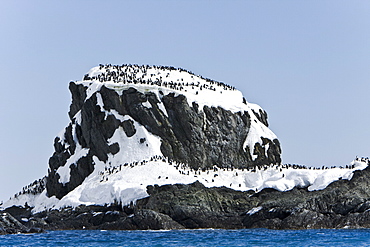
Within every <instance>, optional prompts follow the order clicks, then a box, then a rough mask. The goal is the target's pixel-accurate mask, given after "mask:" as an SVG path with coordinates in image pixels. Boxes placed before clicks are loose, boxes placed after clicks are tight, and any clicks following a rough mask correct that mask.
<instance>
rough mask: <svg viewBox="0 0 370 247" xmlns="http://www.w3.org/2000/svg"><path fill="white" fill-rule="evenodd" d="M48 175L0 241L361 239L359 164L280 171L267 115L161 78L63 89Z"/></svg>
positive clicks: (157, 74) (367, 204)
mask: <svg viewBox="0 0 370 247" xmlns="http://www.w3.org/2000/svg"><path fill="white" fill-rule="evenodd" d="M69 89H70V91H71V94H72V103H71V106H70V110H69V113H68V114H69V117H70V123H69V124H68V126H67V127H66V128H65V129H64V130H63V131H62V132H60V134H59V135H58V136H57V137H56V138H55V140H54V150H55V152H54V154H53V155H52V156H51V158H50V160H49V169H48V174H47V175H46V176H45V177H44V178H41V179H39V180H36V181H34V182H33V183H31V184H30V185H28V186H25V187H24V188H23V189H22V190H21V191H20V192H19V193H16V194H15V195H14V196H13V197H12V198H10V200H9V201H7V202H5V203H4V204H3V205H2V211H1V212H0V213H1V214H2V216H1V217H0V233H1V234H6V233H17V232H25V233H26V232H40V231H43V230H65V229H111V230H113V229H115V230H136V229H141V230H142V229H155V230H156V229H183V228H190V229H195V228H227V229H240V228H271V229H307V228H361V227H369V220H367V219H368V215H369V211H368V210H369V209H370V201H368V200H369V199H368V198H370V189H369V188H370V187H369V186H368V185H369V184H368V183H369V182H368V181H369V179H368V178H369V173H370V170H369V169H370V168H368V165H369V159H367V158H356V159H355V160H354V161H353V162H351V163H350V164H348V165H347V166H346V167H331V168H327V167H322V168H313V167H305V166H301V165H295V164H294V165H291V164H282V160H281V147H280V142H279V140H278V138H277V137H276V135H275V134H274V133H273V132H272V131H271V130H270V129H269V125H268V121H267V114H266V112H265V111H264V110H263V109H262V108H261V107H260V106H258V105H256V104H252V103H249V102H248V101H247V100H246V99H245V98H244V97H243V95H242V93H241V92H240V91H238V90H237V89H235V88H234V87H232V86H230V85H227V84H225V83H222V82H217V81H214V80H210V79H207V78H204V77H202V76H198V75H195V74H194V73H192V72H190V71H187V70H184V69H179V68H174V67H169V66H147V65H146V66H139V65H119V66H118V65H100V66H97V67H95V68H92V69H91V70H90V71H89V72H88V73H87V74H86V75H85V76H84V77H83V79H82V80H81V81H75V82H70V84H69Z"/></svg>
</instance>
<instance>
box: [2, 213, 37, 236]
mask: <svg viewBox="0 0 370 247" xmlns="http://www.w3.org/2000/svg"><path fill="white" fill-rule="evenodd" d="M13 213H14V214H16V213H20V212H19V211H13ZM42 231H43V230H42V229H41V228H30V227H26V226H25V225H23V224H22V223H21V222H19V221H18V220H17V219H16V218H14V217H13V216H12V215H11V214H10V213H8V212H7V211H0V235H4V234H16V233H40V232H42Z"/></svg>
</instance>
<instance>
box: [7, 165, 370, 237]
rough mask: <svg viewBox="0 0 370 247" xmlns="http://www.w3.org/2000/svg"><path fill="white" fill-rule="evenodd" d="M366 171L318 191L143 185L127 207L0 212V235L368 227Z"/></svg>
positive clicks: (368, 176) (369, 171)
mask: <svg viewBox="0 0 370 247" xmlns="http://www.w3.org/2000/svg"><path fill="white" fill-rule="evenodd" d="M369 181H370V168H369V167H368V168H366V169H364V170H362V171H355V172H354V176H353V178H352V179H351V180H339V181H335V182H333V183H332V184H330V185H329V186H328V187H327V188H326V189H324V190H321V191H312V192H309V191H308V190H307V189H306V188H294V189H293V190H290V191H287V192H279V191H276V190H273V189H265V190H263V191H261V192H259V193H255V192H253V191H246V192H241V191H235V190H232V189H229V188H226V187H220V188H206V187H205V186H204V185H202V184H201V183H199V182H195V183H192V184H188V185H185V184H175V185H164V186H148V187H147V191H148V194H149V195H150V196H149V197H146V198H143V199H141V200H138V201H137V202H136V204H135V205H134V204H131V205H129V206H123V207H122V206H121V205H109V206H108V205H106V206H96V205H95V206H84V205H81V206H79V207H76V208H64V209H61V210H50V211H44V212H40V213H36V214H32V213H31V210H32V208H30V207H26V208H25V207H16V206H13V207H10V208H7V209H5V210H4V211H2V212H0V214H1V215H2V216H1V217H0V233H1V234H9V233H20V232H21V233H30V232H42V231H45V230H46V231H47V230H77V229H105V230H148V229H152V230H159V229H185V228H186V229H199V228H224V229H242V228H269V229H318V228H369V227H370V220H369V219H370V200H369V198H370V182H369Z"/></svg>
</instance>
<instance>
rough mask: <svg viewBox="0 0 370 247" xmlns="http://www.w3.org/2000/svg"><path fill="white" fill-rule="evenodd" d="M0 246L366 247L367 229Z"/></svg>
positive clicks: (115, 234) (131, 236) (97, 237)
mask: <svg viewBox="0 0 370 247" xmlns="http://www.w3.org/2000/svg"><path fill="white" fill-rule="evenodd" d="M0 246H135V247H141V246H166V247H169V246H207V247H208V246H228V247H229V246H274V247H277V246H370V229H363V230H266V229H253V230H213V229H206V230H171V231H98V230H96V231H87V230H80V231H49V232H46V233H42V234H17V235H5V236H0Z"/></svg>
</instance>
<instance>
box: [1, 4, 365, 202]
mask: <svg viewBox="0 0 370 247" xmlns="http://www.w3.org/2000/svg"><path fill="white" fill-rule="evenodd" d="M369 13H370V2H369V1H365V0H364V1H358V0H352V1H341V0H328V1H325V0H320V1H319V0H316V1H315V0H313V1H299V0H291V1H287V0H279V1H277V0H276V1H273V0H255V1H247V0H245V1H237V0H227V1H226V0H225V1H205V0H203V1H202V0H200V1H199V0H187V1H185V0H181V1H169V0H168V1H165V0H158V1H140V0H139V1H113V0H111V1H94V0H89V1H88V0H81V1H68V0H66V1H46V0H45V1H28V0H25V1H18V0H11V1H10V0H8V1H3V2H2V6H1V8H0V31H1V39H0V57H1V59H0V72H1V79H0V81H1V90H0V120H1V121H0V136H1V141H0V168H1V169H0V200H7V199H8V198H9V196H10V195H12V194H14V193H15V192H17V191H19V190H20V189H21V188H22V187H23V186H25V185H27V184H28V183H30V182H32V181H33V180H35V179H38V178H41V177H42V176H44V175H45V174H46V173H47V168H48V159H49V157H50V156H51V155H52V153H53V140H54V137H55V136H56V135H57V134H58V133H59V132H60V131H61V130H63V129H64V127H65V126H66V125H67V124H68V115H67V112H68V110H69V104H70V100H71V97H70V93H69V91H68V83H69V81H70V80H80V79H81V78H82V77H83V75H84V74H85V73H86V72H87V71H88V70H89V69H90V68H91V67H93V66H96V65H98V64H100V63H102V64H105V63H111V64H124V63H137V64H155V65H172V66H175V67H183V68H185V69H188V70H191V71H193V72H194V73H196V74H201V75H202V76H204V77H208V78H211V79H214V80H217V81H223V82H225V83H227V84H230V85H233V86H235V87H236V88H238V89H239V90H241V91H242V92H243V94H244V96H245V98H246V99H247V100H248V101H249V102H253V103H257V104H259V105H261V106H262V107H263V108H264V109H265V110H266V111H267V112H268V114H269V122H270V127H271V129H272V130H273V131H274V132H275V133H276V134H277V136H278V138H279V139H280V142H281V144H282V148H283V162H284V163H298V164H305V165H311V166H321V165H329V166H331V165H345V164H348V163H349V162H350V161H351V160H352V159H354V158H355V156H356V155H358V156H360V157H361V156H369V151H370V150H369V143H368V142H369V139H370V127H369V126H370V125H369V123H370V114H369V106H370V103H369V92H370V31H369V30H370V15H369Z"/></svg>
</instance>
